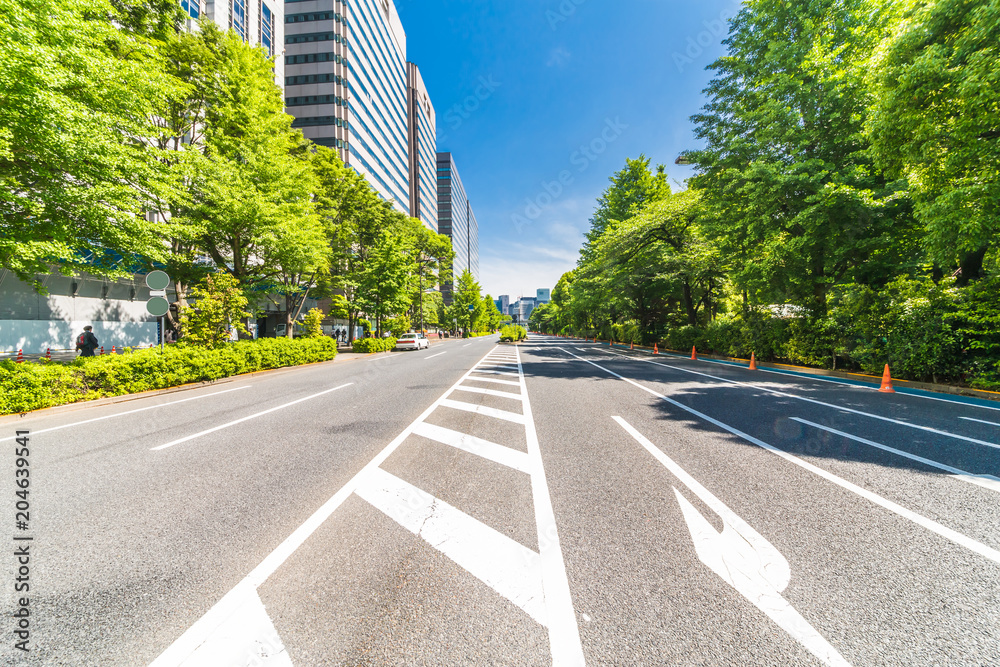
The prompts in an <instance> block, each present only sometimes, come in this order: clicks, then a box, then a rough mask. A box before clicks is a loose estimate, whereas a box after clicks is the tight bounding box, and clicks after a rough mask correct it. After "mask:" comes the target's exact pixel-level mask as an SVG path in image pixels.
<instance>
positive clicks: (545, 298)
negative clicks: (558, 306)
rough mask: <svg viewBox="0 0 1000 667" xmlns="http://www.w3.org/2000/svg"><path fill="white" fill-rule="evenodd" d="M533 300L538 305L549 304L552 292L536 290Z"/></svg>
mask: <svg viewBox="0 0 1000 667" xmlns="http://www.w3.org/2000/svg"><path fill="white" fill-rule="evenodd" d="M535 300H536V301H537V302H538V303H539V304H542V303H549V302H550V301H552V290H550V289H537V290H535Z"/></svg>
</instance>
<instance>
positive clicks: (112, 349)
mask: <svg viewBox="0 0 1000 667" xmlns="http://www.w3.org/2000/svg"><path fill="white" fill-rule="evenodd" d="M111 354H118V352H116V351H115V346H114V345H112V346H111Z"/></svg>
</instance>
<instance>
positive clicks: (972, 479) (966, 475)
mask: <svg viewBox="0 0 1000 667" xmlns="http://www.w3.org/2000/svg"><path fill="white" fill-rule="evenodd" d="M789 419H791V420H792V421H794V422H798V423H800V424H805V425H806V426H812V427H813V428H818V429H820V430H821V431H826V432H827V433H832V434H834V435H838V436H840V437H841V438H847V439H848V440H853V441H854V442H859V443H861V444H862V445H868V446H869V447H875V448H876V449H881V450H882V451H884V452H889V453H890V454H895V455H896V456H902V457H903V458H907V459H910V460H911V461H916V462H917V463H922V464H924V465H926V466H930V467H932V468H937V469H938V470H943V471H945V472H947V473H950V474H949V475H948V476H949V477H954V478H955V479H958V480H961V481H963V482H968V483H969V484H975V485H977V486H981V487H983V488H985V489H990V490H991V491H997V492H1000V477H994V476H993V475H977V474H976V473H971V472H968V471H967V470H961V469H960V468H955V467H954V466H950V465H947V464H945V463H941V462H940V461H934V460H932V459H927V458H924V457H923V456H917V455H916V454H910V453H909V452H904V451H902V450H899V449H895V448H893V447H889V446H887V445H883V444H881V443H878V442H874V441H872V440H867V439H865V438H861V437H859V436H856V435H851V434H850V433H845V432H844V431H838V430H837V429H835V428H830V427H829V426H823V425H822V424H817V423H815V422H811V421H809V420H808V419H800V418H799V417H789Z"/></svg>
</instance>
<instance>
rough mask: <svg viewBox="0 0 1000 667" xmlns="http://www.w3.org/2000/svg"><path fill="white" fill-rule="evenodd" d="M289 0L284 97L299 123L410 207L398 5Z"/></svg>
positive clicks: (382, 0) (375, 0)
mask: <svg viewBox="0 0 1000 667" xmlns="http://www.w3.org/2000/svg"><path fill="white" fill-rule="evenodd" d="M233 1H234V2H235V1H236V0H233ZM285 2H286V9H285V11H286V15H285V28H286V38H285V51H286V53H285V105H286V110H287V112H288V113H290V114H292V115H293V116H295V122H294V124H293V127H298V128H301V129H302V132H303V134H305V136H306V137H308V138H309V139H311V140H312V141H313V142H315V143H317V144H321V145H324V146H330V147H332V148H336V149H337V150H338V151H339V152H340V157H341V159H343V160H344V162H345V163H346V164H347V165H349V166H351V167H353V168H354V169H355V170H356V171H357V172H358V173H360V174H361V175H362V176H364V178H365V179H366V180H367V181H368V183H369V184H371V186H372V187H373V188H374V189H375V190H376V191H377V192H378V193H379V194H380V195H381V196H382V197H384V198H385V199H387V200H390V201H392V202H394V204H395V206H396V208H397V209H398V210H399V211H401V212H403V213H409V212H410V207H409V204H410V161H409V131H408V120H407V110H408V106H407V98H408V95H407V64H406V34H405V33H404V32H403V25H402V23H400V20H399V15H398V14H397V13H396V6H395V5H394V4H393V2H392V0H351V2H350V3H348V2H346V0H285ZM421 85H422V84H421ZM427 105H428V106H429V105H430V102H429V98H427Z"/></svg>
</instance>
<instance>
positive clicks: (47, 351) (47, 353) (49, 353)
mask: <svg viewBox="0 0 1000 667" xmlns="http://www.w3.org/2000/svg"><path fill="white" fill-rule="evenodd" d="M45 358H46V359H48V360H49V361H52V348H51V347H47V348H45Z"/></svg>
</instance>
